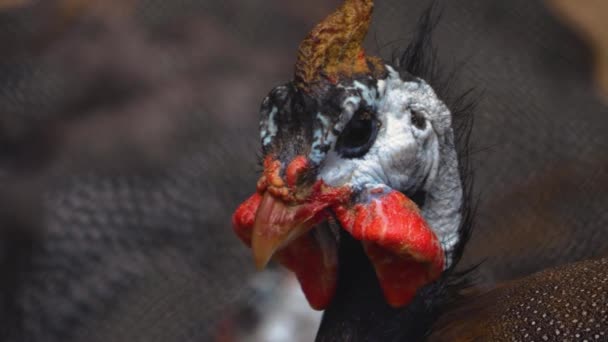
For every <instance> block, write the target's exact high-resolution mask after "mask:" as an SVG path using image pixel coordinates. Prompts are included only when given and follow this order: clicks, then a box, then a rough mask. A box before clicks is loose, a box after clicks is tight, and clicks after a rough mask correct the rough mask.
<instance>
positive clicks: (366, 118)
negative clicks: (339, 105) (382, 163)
mask: <svg viewBox="0 0 608 342" xmlns="http://www.w3.org/2000/svg"><path fill="white" fill-rule="evenodd" d="M377 128H378V123H377V121H376V120H375V119H374V117H373V115H372V114H370V113H368V112H361V113H357V114H355V116H354V117H353V119H352V120H351V121H350V122H349V123H348V124H347V125H346V127H345V128H344V131H343V132H342V134H341V135H340V137H339V138H338V142H337V143H336V151H337V152H338V153H339V154H340V155H342V156H343V157H346V158H358V157H361V156H363V155H364V154H365V153H366V152H367V151H368V150H369V148H370V147H371V145H372V144H373V142H374V140H375V139H376V133H377Z"/></svg>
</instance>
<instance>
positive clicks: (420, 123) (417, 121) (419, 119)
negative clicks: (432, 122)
mask: <svg viewBox="0 0 608 342" xmlns="http://www.w3.org/2000/svg"><path fill="white" fill-rule="evenodd" d="M412 124H413V125H414V126H416V128H418V129H425V128H426V119H425V118H424V115H422V113H420V112H417V111H415V110H412Z"/></svg>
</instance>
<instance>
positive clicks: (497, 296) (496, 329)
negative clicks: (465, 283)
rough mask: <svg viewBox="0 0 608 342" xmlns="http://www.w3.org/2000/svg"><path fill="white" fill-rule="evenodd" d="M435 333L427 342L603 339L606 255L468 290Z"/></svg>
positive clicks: (607, 322)
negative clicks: (492, 287)
mask: <svg viewBox="0 0 608 342" xmlns="http://www.w3.org/2000/svg"><path fill="white" fill-rule="evenodd" d="M433 331H434V332H433V334H432V335H431V336H430V339H429V341H463V342H464V341H523V340H530V341H554V340H560V341H561V340H567V341H583V340H585V339H586V340H588V341H606V340H608V258H604V259H599V260H588V261H583V262H579V263H574V264H569V265H566V266H561V267H557V268H552V269H549V270H545V271H542V272H539V273H536V274H533V275H531V276H528V277H526V278H523V279H520V280H516V281H512V282H509V283H505V284H502V285H500V286H498V287H496V288H494V289H492V290H489V291H472V293H469V294H465V296H464V298H463V300H462V301H460V302H459V304H456V305H455V306H454V307H453V309H451V310H449V311H448V312H447V313H446V314H444V315H443V316H442V317H441V318H440V319H439V320H438V322H437V323H436V324H435V328H434V329H433Z"/></svg>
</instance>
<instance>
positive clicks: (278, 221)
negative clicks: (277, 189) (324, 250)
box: [251, 192, 325, 269]
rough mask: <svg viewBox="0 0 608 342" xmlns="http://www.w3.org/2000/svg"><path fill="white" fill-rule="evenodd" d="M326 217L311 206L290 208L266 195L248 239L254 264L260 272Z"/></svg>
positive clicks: (268, 194) (292, 206)
mask: <svg viewBox="0 0 608 342" xmlns="http://www.w3.org/2000/svg"><path fill="white" fill-rule="evenodd" d="M324 218H325V213H324V211H323V210H322V209H321V208H319V207H318V206H315V205H313V204H309V203H306V204H298V205H289V204H286V203H285V202H283V201H282V200H279V199H276V198H275V197H274V196H272V195H271V194H270V193H268V192H267V193H265V194H264V196H263V197H262V201H261V203H260V206H259V208H258V210H257V213H256V217H255V222H254V225H253V234H252V236H251V248H252V250H253V256H254V260H255V265H256V267H257V268H258V269H263V268H264V267H265V266H266V265H267V264H268V262H269V261H270V259H271V258H272V256H273V255H274V254H275V253H276V252H277V251H279V250H280V249H282V248H284V247H286V246H287V245H289V244H290V243H291V242H292V241H294V240H296V239H297V238H299V237H300V236H302V235H303V234H306V233H307V232H308V231H310V229H312V228H313V227H314V226H315V225H316V224H318V223H320V222H321V221H323V219H324Z"/></svg>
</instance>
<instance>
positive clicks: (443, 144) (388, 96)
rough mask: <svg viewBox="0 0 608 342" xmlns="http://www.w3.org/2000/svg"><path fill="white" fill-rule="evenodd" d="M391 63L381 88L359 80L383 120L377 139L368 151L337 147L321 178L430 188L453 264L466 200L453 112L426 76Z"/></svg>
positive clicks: (429, 213) (435, 219)
mask: <svg viewBox="0 0 608 342" xmlns="http://www.w3.org/2000/svg"><path fill="white" fill-rule="evenodd" d="M387 68H388V70H389V76H388V77H387V79H386V80H380V81H378V84H377V85H378V94H376V91H375V89H368V88H366V87H364V86H363V85H361V84H360V83H358V82H355V84H354V85H353V87H354V88H358V90H359V92H360V94H361V98H364V99H365V100H366V101H367V102H368V103H373V104H374V107H375V110H376V115H377V119H378V120H379V122H380V125H381V126H380V128H379V130H378V135H377V138H376V140H375V142H374V144H373V145H372V146H371V148H370V149H369V151H368V152H367V153H366V154H365V155H364V156H362V157H361V158H353V159H348V158H342V157H341V156H340V155H339V154H338V153H337V152H336V151H334V149H333V148H332V149H331V150H330V151H329V152H328V153H327V155H326V156H324V157H325V159H324V161H323V162H322V163H321V169H320V173H319V178H320V179H322V180H323V181H324V182H325V183H327V184H329V185H332V186H345V185H346V186H350V187H352V188H353V189H358V190H363V189H369V188H377V187H386V186H388V187H390V188H393V189H395V190H398V191H408V192H410V193H411V192H414V191H416V190H424V191H425V192H426V193H427V198H426V201H425V205H424V206H423V207H422V208H421V210H422V214H423V217H424V218H425V219H426V220H427V222H428V223H429V225H430V226H431V228H432V229H433V230H434V232H435V233H436V234H437V236H438V237H439V239H440V241H441V243H442V246H443V249H444V251H446V256H447V263H446V267H449V264H451V257H450V254H451V253H450V252H451V251H452V250H453V248H454V246H455V244H456V243H457V242H458V227H459V225H460V220H461V217H460V216H461V214H460V206H461V203H462V187H461V185H460V178H459V174H458V164H457V158H456V152H455V150H454V145H453V132H452V129H451V113H450V111H449V110H448V108H447V107H446V106H445V104H444V103H443V102H442V101H441V100H439V98H438V97H437V95H436V94H435V92H434V91H433V89H432V88H431V87H430V86H429V85H428V84H427V83H426V82H425V81H423V80H420V79H418V80H415V81H410V82H404V81H402V80H401V78H400V77H399V74H398V73H397V72H395V71H394V70H393V69H392V68H390V67H389V66H387ZM359 102H360V99H358V98H356V97H352V96H351V97H349V98H347V99H346V100H345V101H344V104H343V106H342V107H343V113H342V119H341V120H340V123H339V124H338V125H340V126H341V127H339V129H340V130H341V128H342V127H343V126H344V125H345V124H346V123H347V122H348V121H349V120H350V119H351V118H352V116H353V113H355V112H356V111H357V109H358V106H359ZM413 112H416V113H418V114H417V115H421V116H422V117H424V121H426V122H425V124H424V125H420V126H421V128H419V127H416V125H415V124H414V123H413V122H412V117H413V115H414V114H413ZM321 115H322V114H321ZM328 131H330V130H328ZM332 138H333V137H332ZM333 140H335V139H333ZM334 144H335V141H334ZM315 157H318V156H315Z"/></svg>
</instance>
